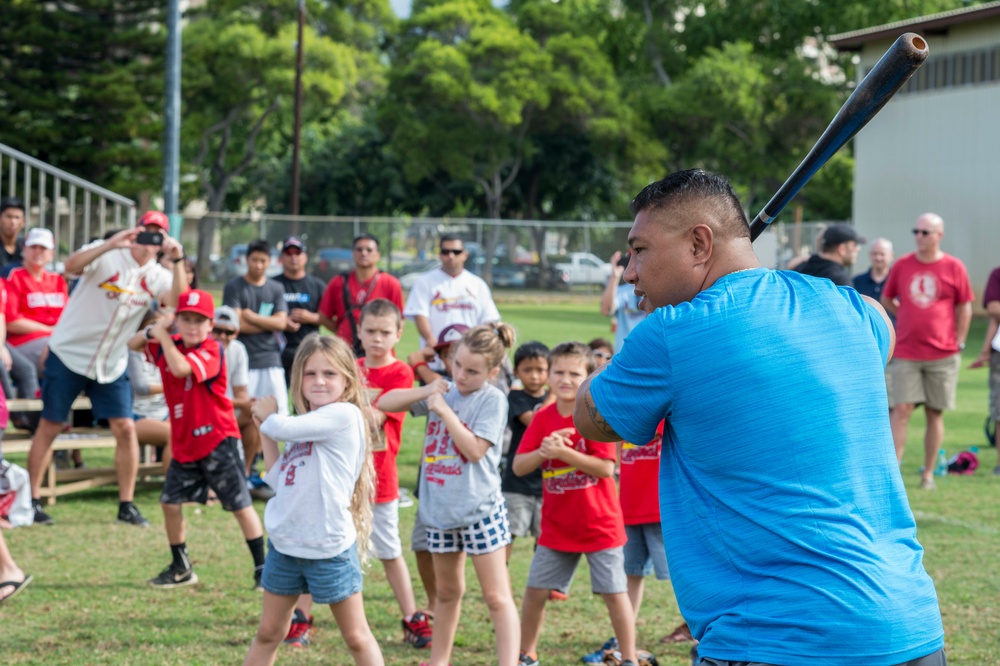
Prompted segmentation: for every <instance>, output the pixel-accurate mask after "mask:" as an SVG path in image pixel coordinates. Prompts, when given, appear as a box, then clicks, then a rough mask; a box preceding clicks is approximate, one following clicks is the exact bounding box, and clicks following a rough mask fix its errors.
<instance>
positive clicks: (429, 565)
mask: <svg viewBox="0 0 1000 666" xmlns="http://www.w3.org/2000/svg"><path fill="white" fill-rule="evenodd" d="M413 555H414V557H415V558H416V560H417V573H418V574H420V582H421V584H422V585H423V586H424V592H426V593H427V610H429V611H430V612H431V614H432V615H433V614H434V610H435V609H436V608H437V576H435V575H434V558H433V557H432V556H431V554H430V553H429V552H428V551H426V550H417V551H414V552H413Z"/></svg>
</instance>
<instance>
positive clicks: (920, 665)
mask: <svg viewBox="0 0 1000 666" xmlns="http://www.w3.org/2000/svg"><path fill="white" fill-rule="evenodd" d="M691 652H692V653H694V650H692V651H691ZM694 663H695V664H707V665H708V666H772V664H765V663H763V662H760V661H728V660H726V659H712V658H711V657H702V658H701V659H700V660H697V659H696V660H695V661H694ZM896 666H948V659H947V658H946V657H945V655H944V648H941V649H940V650H938V651H937V652H932V653H931V654H929V655H926V656H924V657H920V658H919V659H911V660H910V661H904V662H903V663H901V664H897V665H896Z"/></svg>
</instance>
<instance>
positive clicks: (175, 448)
mask: <svg viewBox="0 0 1000 666" xmlns="http://www.w3.org/2000/svg"><path fill="white" fill-rule="evenodd" d="M214 313H215V306H214V304H213V303H212V296H211V294H209V293H207V292H204V291H200V290H198V289H192V290H191V291H186V292H184V293H183V294H181V296H180V300H179V303H178V305H177V311H176V313H175V319H174V321H171V318H170V317H163V318H161V319H160V320H159V321H158V322H157V323H156V324H154V325H153V326H150V327H147V328H146V329H144V330H142V331H140V332H139V333H137V334H136V335H135V337H133V338H132V339H131V340H129V347H130V348H131V349H134V350H136V351H139V350H141V349H143V348H145V351H146V357H147V359H149V361H150V362H151V363H154V364H155V365H156V366H157V367H158V368H160V374H161V375H162V376H163V394H164V396H166V399H167V407H168V408H169V410H170V446H171V450H172V452H173V460H171V461H170V467H169V468H168V469H167V479H166V481H165V482H164V484H163V493H162V494H161V495H160V506H161V507H162V508H163V518H164V524H165V526H166V529H167V540H168V541H169V542H170V551H171V554H172V556H173V560H172V562H171V563H170V566H168V567H167V568H166V569H164V570H163V571H162V572H161V573H160V575H159V576H157V577H156V578H153V579H151V580H150V581H149V584H150V585H152V586H153V587H158V588H161V589H172V588H175V587H183V586H185V585H193V584H195V583H197V582H198V576H197V574H195V573H194V570H193V569H192V567H191V558H190V556H189V555H188V551H187V544H186V542H185V541H186V540H185V526H184V513H183V512H182V510H181V506H182V504H183V503H184V502H200V503H202V504H204V503H205V502H206V501H207V499H208V491H209V488H211V489H212V490H214V491H215V494H216V495H217V496H218V498H219V501H220V502H221V504H222V508H223V509H225V510H226V511H231V512H233V516H235V518H236V521H237V522H238V523H239V524H240V528H241V529H242V530H243V536H244V537H245V538H246V540H247V546H248V547H249V548H250V553H251V555H253V563H254V587H255V588H260V576H261V572H262V570H263V568H264V530H263V528H262V527H261V523H260V517H259V516H258V515H257V512H256V511H254V509H253V500H252V499H251V498H250V493H249V491H248V490H247V487H246V477H245V475H244V473H243V460H242V457H241V454H240V442H239V437H240V430H239V428H238V427H237V425H236V419H235V417H234V416H233V405H232V403H231V402H230V401H229V398H227V397H226V367H225V360H224V356H223V350H222V345H221V344H219V342H218V341H216V340H214V339H212V338H211V337H209V334H210V333H211V332H212V317H213V315H214ZM173 324H176V326H177V331H178V333H177V334H175V335H171V334H170V328H171V326H172V325H173Z"/></svg>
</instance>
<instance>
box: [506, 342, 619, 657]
mask: <svg viewBox="0 0 1000 666" xmlns="http://www.w3.org/2000/svg"><path fill="white" fill-rule="evenodd" d="M593 370H594V356H593V354H592V353H591V350H590V348H589V347H587V345H585V344H583V343H580V342H564V343H562V344H560V345H558V346H557V347H556V348H555V349H553V350H552V352H551V353H550V354H549V389H550V390H551V391H552V392H553V393H554V394H555V396H556V402H555V404H553V405H549V406H548V407H543V408H541V409H539V410H538V412H536V413H535V418H534V419H532V421H531V424H530V425H529V426H528V429H527V430H526V431H525V433H524V437H523V439H522V440H521V445H520V447H519V449H518V452H517V455H516V456H515V457H514V462H513V466H514V473H515V474H518V475H524V474H528V473H529V472H532V471H533V470H535V469H538V468H539V467H541V468H542V532H541V534H540V535H539V537H538V547H537V549H536V550H535V556H534V558H532V560H531V570H530V572H529V574H528V587H527V590H525V593H524V603H523V605H522V606H521V660H520V663H521V664H522V665H524V666H536V665H537V664H538V663H539V662H538V657H537V655H536V648H537V646H538V636H539V634H540V633H541V627H542V618H543V616H544V613H545V602H546V601H548V599H549V591H550V590H559V591H561V592H563V593H564V594H565V593H566V592H568V591H569V586H570V583H571V582H572V580H573V574H574V573H575V572H576V566H577V564H578V562H579V561H580V555H581V554H584V555H586V556H587V562H588V564H589V565H590V586H591V590H592V591H593V592H594V593H595V594H600V595H601V596H602V597H603V598H604V603H605V605H606V606H607V607H608V615H609V616H610V618H611V625H612V627H613V628H614V631H615V635H616V636H617V637H618V641H619V645H620V648H621V657H622V661H621V663H622V664H623V665H625V664H629V663H630V662H631V664H632V666H635V664H636V663H637V657H636V650H635V622H634V619H633V615H632V604H631V602H630V601H629V598H628V594H627V590H628V585H627V582H626V577H625V563H624V557H623V552H622V546H623V545H624V544H625V526H624V522H623V518H622V510H621V506H620V505H619V504H618V498H617V497H616V492H615V482H614V479H613V478H612V477H613V475H614V471H615V445H614V444H611V443H604V442H595V441H591V440H588V439H584V438H583V437H581V436H580V433H578V432H577V430H576V427H575V426H574V425H573V408H574V406H575V405H576V391H577V389H578V388H579V387H580V385H581V384H582V383H583V381H584V380H585V379H586V378H587V376H588V375H589V374H590V373H591V372H593Z"/></svg>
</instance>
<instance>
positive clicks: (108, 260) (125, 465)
mask: <svg viewBox="0 0 1000 666" xmlns="http://www.w3.org/2000/svg"><path fill="white" fill-rule="evenodd" d="M169 229H170V223H169V221H168V220H167V216H166V215H164V214H163V213H160V212H158V211H148V212H147V213H145V214H144V215H143V216H142V217H141V218H140V219H139V225H138V226H137V227H136V228H134V229H126V230H124V231H120V232H118V233H117V234H115V235H114V236H112V237H111V238H109V239H108V240H106V241H105V240H97V241H94V242H93V243H89V244H87V245H84V246H83V247H82V248H80V249H79V250H77V251H76V252H74V253H73V254H71V255H70V256H69V257H68V258H67V259H66V273H67V274H68V275H74V276H76V275H78V276H80V280H79V282H78V283H77V285H76V287H75V288H74V290H73V293H72V295H71V296H70V299H69V302H68V303H67V304H66V309H65V310H64V311H63V314H62V317H60V319H59V321H58V323H56V325H55V328H54V329H53V331H52V337H51V338H50V339H49V354H48V357H47V358H46V360H45V370H44V372H43V375H42V403H43V407H42V414H41V421H40V422H39V424H38V429H37V430H36V431H35V436H34V437H33V438H32V440H31V451H30V452H29V453H28V473H29V474H30V475H31V503H32V506H33V508H34V510H35V522H36V523H40V524H46V525H47V524H51V523H52V522H53V521H52V518H51V517H50V516H49V515H48V514H47V513H45V511H44V510H43V509H42V504H41V500H40V497H41V486H42V477H43V476H44V474H45V470H46V469H47V468H48V466H49V461H50V459H51V456H52V442H53V440H55V438H56V436H57V435H59V433H60V432H61V431H62V429H63V424H64V423H65V422H66V421H68V420H69V416H70V411H71V409H72V405H73V401H74V400H75V399H76V397H77V396H78V395H80V392H81V391H84V390H85V391H86V392H87V396H88V397H89V398H90V402H91V404H92V405H93V410H94V416H95V418H98V419H107V420H108V423H109V424H110V427H111V431H112V432H113V433H114V436H115V440H116V441H117V449H116V451H115V469H116V470H117V473H118V498H119V506H118V520H119V522H124V523H128V524H130V525H136V526H139V527H146V526H148V525H149V522H148V521H147V520H146V519H145V518H143V517H142V514H141V513H139V510H138V509H137V508H136V506H135V505H134V504H133V503H132V497H133V493H134V491H135V479H136V475H137V473H138V464H139V442H138V440H137V439H136V435H135V422H134V421H133V420H132V389H131V386H130V385H129V382H128V378H127V377H126V376H125V368H126V365H127V363H128V360H127V359H128V348H127V347H126V343H127V342H128V339H129V338H130V337H132V334H133V333H135V331H136V329H138V327H139V322H140V321H141V320H142V316H143V314H144V313H145V312H146V311H148V310H149V306H150V304H151V303H152V302H153V301H154V300H155V301H157V302H158V303H159V305H160V306H161V307H163V306H167V307H171V308H172V307H174V305H176V304H177V298H178V296H179V295H180V292H181V290H183V289H185V288H186V286H187V279H186V275H185V273H184V262H182V261H181V259H182V258H183V257H184V248H183V247H181V244H180V243H178V242H177V241H176V240H174V239H173V238H170V237H169V236H168V235H167V232H168V231H169ZM161 250H162V251H163V253H164V254H165V255H166V256H168V257H170V258H171V259H173V261H174V270H173V273H172V274H171V271H168V270H167V269H165V268H163V267H162V266H160V264H158V263H157V262H156V255H157V253H158V252H159V251H161Z"/></svg>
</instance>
